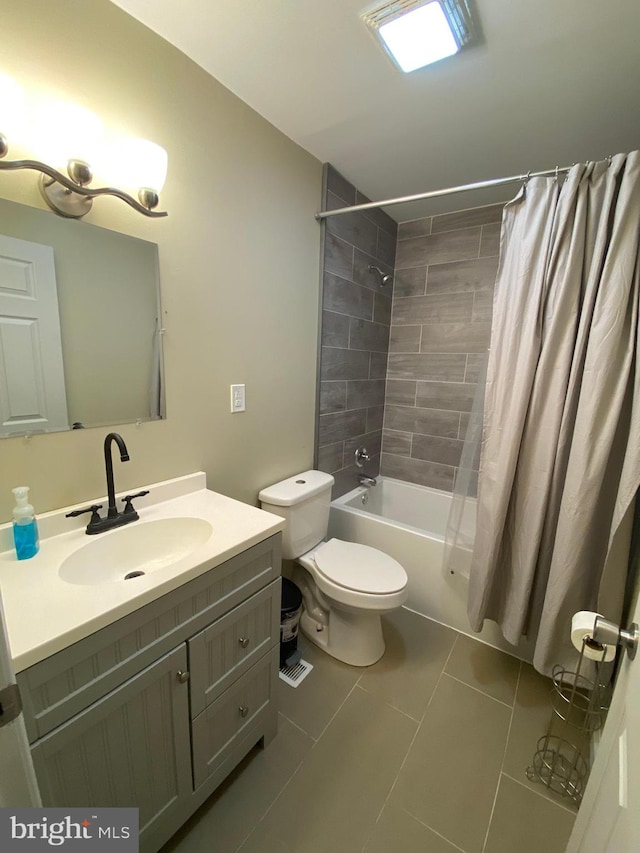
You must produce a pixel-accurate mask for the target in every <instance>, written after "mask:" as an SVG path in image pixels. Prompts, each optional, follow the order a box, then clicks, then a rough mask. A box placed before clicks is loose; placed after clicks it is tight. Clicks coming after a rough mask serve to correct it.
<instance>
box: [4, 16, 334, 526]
mask: <svg viewBox="0 0 640 853" xmlns="http://www.w3.org/2000/svg"><path fill="white" fill-rule="evenodd" d="M82 33H84V34H85V35H86V41H85V40H84V39H83V38H82V37H81V36H82ZM79 36H80V37H79ZM0 66H1V67H0V71H4V72H5V73H8V74H11V75H12V76H14V77H15V78H17V79H18V80H20V81H21V82H22V83H23V85H25V87H26V88H36V87H38V88H40V89H46V90H49V91H52V90H53V87H54V86H55V87H57V90H58V94H60V95H62V96H66V97H67V98H69V99H73V100H75V101H77V102H80V103H84V104H85V105H86V106H90V107H91V108H92V109H94V110H95V111H96V112H97V113H98V114H99V115H100V116H101V117H102V119H103V120H104V122H105V124H106V125H108V126H111V127H115V126H117V127H120V128H122V129H123V130H124V131H126V132H128V133H130V134H132V135H141V136H148V137H149V138H150V139H153V140H155V141H157V142H159V143H160V144H161V145H163V146H164V147H165V148H166V149H167V151H168V154H169V176H168V179H167V184H166V187H165V189H164V191H163V193H162V199H161V203H162V205H163V206H165V207H166V208H167V209H168V210H169V212H170V215H169V217H168V218H167V219H165V220H148V219H146V218H144V217H142V216H140V215H139V214H137V213H135V212H133V211H132V210H130V209H129V208H128V207H127V206H126V205H124V204H122V202H119V201H117V200H115V199H99V200H97V201H96V203H95V205H94V210H93V211H92V213H91V214H90V215H89V220H88V221H91V222H93V223H94V224H96V225H102V226H105V227H107V228H113V229H115V230H119V231H122V232H123V233H128V234H132V235H134V236H137V237H141V238H143V239H145V240H152V241H154V242H157V243H158V245H159V254H160V277H161V284H162V301H163V308H164V311H165V315H164V326H165V328H166V330H167V331H166V336H165V366H166V382H167V413H168V417H167V420H166V421H164V422H155V423H149V424H144V425H142V426H141V427H137V428H136V427H135V426H123V427H122V428H121V429H120V430H119V431H120V432H121V433H122V435H123V437H124V439H125V441H126V442H127V444H128V447H129V452H130V455H131V462H129V463H127V464H124V465H123V464H121V463H119V462H117V463H116V466H115V467H116V472H115V474H116V488H117V490H118V491H122V490H125V489H130V488H133V487H135V486H137V485H142V484H145V483H149V482H153V481H155V480H161V479H165V478H168V477H173V476H178V475H180V474H184V473H188V472H191V471H195V470H204V471H206V473H207V477H208V484H209V487H210V488H212V489H215V490H218V491H221V492H224V493H226V494H229V495H232V496H234V497H237V498H240V499H242V500H245V501H249V502H254V501H255V500H256V494H257V491H258V490H259V489H260V488H261V487H262V486H263V485H265V484H267V483H270V482H273V481H275V480H276V479H279V478H280V477H284V476H286V475H289V474H292V473H295V472H296V471H298V470H303V469H304V468H305V467H310V466H311V463H312V458H313V433H314V405H315V403H314V401H315V367H316V347H317V340H316V338H317V314H318V268H319V226H318V224H317V223H316V222H315V220H314V218H313V213H314V211H315V210H316V209H317V207H318V204H319V199H320V192H321V165H320V163H319V162H318V161H316V160H315V159H314V158H313V157H311V156H310V155H309V154H308V153H306V152H305V151H303V150H302V149H301V148H299V147H298V146H296V145H294V144H293V143H292V142H291V141H290V140H289V139H288V138H286V137H285V136H283V135H282V134H281V133H279V132H278V131H277V130H275V129H274V128H273V127H272V126H271V125H269V124H268V123H267V122H266V121H264V120H263V119H262V118H260V117H259V116H258V115H257V114H256V113H255V112H253V111H252V110H251V109H249V107H247V106H246V105H245V104H244V103H243V102H241V101H240V100H239V99H238V98H236V97H235V96H234V95H233V94H232V93H231V92H229V91H228V90H226V89H225V88H224V87H222V86H221V85H220V84H219V83H217V81H215V80H214V79H212V78H211V77H209V76H208V75H207V74H205V73H204V72H203V71H202V70H201V69H200V68H199V67H197V66H196V65H194V64H193V63H192V62H191V61H190V60H188V59H187V58H186V57H184V56H183V55H182V54H181V53H180V52H179V51H177V50H175V49H174V48H172V47H171V46H169V45H168V44H167V43H166V42H164V41H162V40H161V39H159V38H158V37H157V36H156V35H154V34H153V33H151V32H150V31H148V30H146V29H145V28H144V27H142V26H141V25H140V24H139V23H138V22H136V21H135V20H133V19H132V18H129V17H128V16H127V15H126V14H125V13H123V12H122V11H121V10H120V9H118V8H116V7H115V6H113V5H112V4H111V3H109V2H107V0H92V2H91V3H86V0H56V3H51V2H50V0H21V2H20V3H13V4H4V8H3V51H2V59H1V60H0ZM0 196H3V197H6V198H10V199H12V200H15V201H19V202H22V203H25V204H31V205H33V206H35V207H42V206H43V202H42V201H41V199H40V196H39V193H38V191H37V188H36V178H35V176H34V175H33V174H30V173H11V174H3V175H1V176H0ZM53 215H54V214H52V216H53ZM114 346H117V341H114ZM106 368H107V365H106V360H105V358H104V354H102V353H96V373H97V376H98V377H102V376H106V375H107V369H106ZM239 382H244V383H245V384H246V386H247V411H246V413H244V414H239V415H231V414H230V413H229V385H230V384H231V383H239ZM96 393H100V389H99V384H98V383H97V388H96ZM105 434H106V430H105V429H91V430H84V431H79V432H71V433H63V434H57V435H44V436H34V437H32V438H31V439H29V440H25V439H23V438H16V439H4V440H2V441H1V442H0V472H1V479H0V520H7V519H8V518H9V515H10V509H11V494H10V489H11V488H12V487H13V486H15V485H17V484H23V483H24V484H27V485H29V486H31V488H32V492H31V496H32V500H33V503H34V505H35V507H36V510H37V511H39V512H43V511H46V510H49V509H52V508H55V507H57V506H63V505H67V504H70V503H76V502H81V501H85V500H88V499H89V498H92V497H94V496H97V495H99V494H103V493H104V491H105V485H104V472H103V467H104V465H103V458H102V442H103V439H104V435H105Z"/></svg>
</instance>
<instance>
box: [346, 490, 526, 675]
mask: <svg viewBox="0 0 640 853" xmlns="http://www.w3.org/2000/svg"><path fill="white" fill-rule="evenodd" d="M450 504H451V495H450V494H449V493H448V492H441V491H440V490H439V489H430V488H428V487H426V486H416V485H414V484H413V483H406V482H403V481H402V480H393V479H391V478H389V477H378V478H377V485H376V486H373V487H367V486H360V487H358V488H357V489H353V491H351V492H348V493H347V494H346V495H343V496H342V497H340V498H337V499H336V500H334V501H332V502H331V512H330V516H329V537H336V538H337V539H344V540H346V541H348V542H360V543H361V544H363V545H370V546H372V547H373V548H379V549H380V550H381V551H385V552H386V553H387V554H389V555H390V556H391V557H393V558H394V559H395V560H397V561H398V562H399V563H401V564H402V565H403V566H404V568H405V571H406V573H407V575H408V578H409V595H408V598H407V602H406V605H405V606H406V607H408V608H409V609H410V610H415V611H416V612H417V613H421V614H422V615H423V616H427V617H428V618H429V619H434V620H435V621H436V622H440V623H442V624H443V625H448V626H449V627H451V628H455V629H456V631H460V632H461V633H463V634H468V635H469V636H471V637H474V638H475V639H477V640H482V641H483V642H485V643H488V644H489V645H491V646H495V647H497V648H500V649H504V650H505V651H507V652H509V653H510V654H513V655H516V656H517V657H520V658H523V659H524V660H528V661H530V660H531V653H530V651H529V650H528V649H527V648H526V647H520V646H519V647H518V648H517V649H516V648H514V647H513V646H511V645H510V644H509V643H507V642H506V641H505V640H504V638H503V637H502V634H501V632H500V629H499V628H498V626H497V625H495V624H494V623H492V622H487V623H485V627H484V629H483V631H482V632H481V633H480V634H476V633H474V632H472V631H471V628H470V626H469V621H468V619H467V586H468V581H467V580H466V578H464V577H462V576H461V575H450V574H449V573H448V572H444V571H443V568H442V555H443V551H444V534H445V530H446V526H447V518H448V515H449V506H450Z"/></svg>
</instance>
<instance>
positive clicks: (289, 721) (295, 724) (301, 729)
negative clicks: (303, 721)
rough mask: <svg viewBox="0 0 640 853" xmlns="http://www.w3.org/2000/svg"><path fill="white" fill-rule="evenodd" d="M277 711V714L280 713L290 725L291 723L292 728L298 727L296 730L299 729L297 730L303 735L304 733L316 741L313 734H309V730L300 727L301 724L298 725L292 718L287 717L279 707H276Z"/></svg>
mask: <svg viewBox="0 0 640 853" xmlns="http://www.w3.org/2000/svg"><path fill="white" fill-rule="evenodd" d="M278 713H279V714H280V715H281V716H282V717H283V718H284V719H285V720H286V721H287V722H288V723H291V725H292V726H293V727H294V728H296V729H298V731H299V732H302V734H303V735H306V736H307V737H308V738H311V740H312V741H313V742H314V743H316V739H315V738H314V736H313V735H312V734H309V732H307V731H305V730H304V729H303V728H302V726H299V725H298V724H297V723H295V722H294V721H293V720H291V719H289V717H287V715H286V714H285V713H283V712H282V711H281V710H280V709H278Z"/></svg>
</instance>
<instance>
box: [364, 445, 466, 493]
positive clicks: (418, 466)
mask: <svg viewBox="0 0 640 853" xmlns="http://www.w3.org/2000/svg"><path fill="white" fill-rule="evenodd" d="M455 470H456V469H455V468H451V467H450V466H449V465H440V464H439V463H437V462H425V461H423V460H422V459H407V458H405V457H404V456H393V455H392V454H389V453H383V454H382V457H381V462H380V473H381V474H383V476H386V477H394V478H395V479H397V480H406V481H407V482H408V483H416V484H417V485H419V486H429V487H430V488H432V489H441V490H442V491H443V492H451V491H453V482H454V476H455Z"/></svg>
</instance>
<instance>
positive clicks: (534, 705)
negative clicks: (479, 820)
mask: <svg viewBox="0 0 640 853" xmlns="http://www.w3.org/2000/svg"><path fill="white" fill-rule="evenodd" d="M552 686H553V685H552V682H551V680H550V679H549V678H545V677H544V676H542V675H540V674H539V673H537V672H536V671H535V670H534V669H533V667H532V666H529V665H528V664H523V665H522V670H521V673H520V681H519V683H518V691H517V694H516V701H515V705H514V710H513V721H512V724H511V730H510V732H509V741H508V744H507V751H506V754H505V760H504V766H503V768H502V769H503V772H504V773H506V774H507V775H509V776H510V777H511V778H512V779H515V780H516V781H517V782H522V784H524V785H526V786H527V787H529V788H531V789H532V790H533V791H536V792H538V793H540V794H542V795H544V796H545V797H547V798H549V799H550V800H553V801H555V802H558V803H560V804H561V805H564V806H565V807H566V808H569V809H574V810H575V809H576V808H577V807H576V806H575V805H574V804H573V803H572V801H571V800H570V799H568V798H566V797H562V796H560V795H559V794H556V793H554V792H553V791H552V790H550V789H549V788H547V787H546V786H545V785H544V784H542V783H541V782H536V781H533V780H530V779H528V778H527V768H528V767H529V766H530V765H531V763H532V761H533V756H534V754H535V752H536V749H537V745H538V740H539V739H540V738H541V737H542V736H543V735H545V734H546V732H547V731H548V729H549V726H550V724H552V732H553V734H557V735H559V736H561V737H564V738H566V739H568V740H570V742H571V743H574V744H575V745H576V746H577V747H578V748H579V749H580V750H582V751H583V752H584V754H585V757H588V755H589V745H588V743H589V742H588V738H587V737H586V736H585V735H581V734H580V733H578V732H576V731H575V730H573V729H571V728H570V727H568V726H564V725H563V724H562V723H561V722H560V721H558V720H557V719H556V718H554V717H553V715H552V705H551V698H552Z"/></svg>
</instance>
